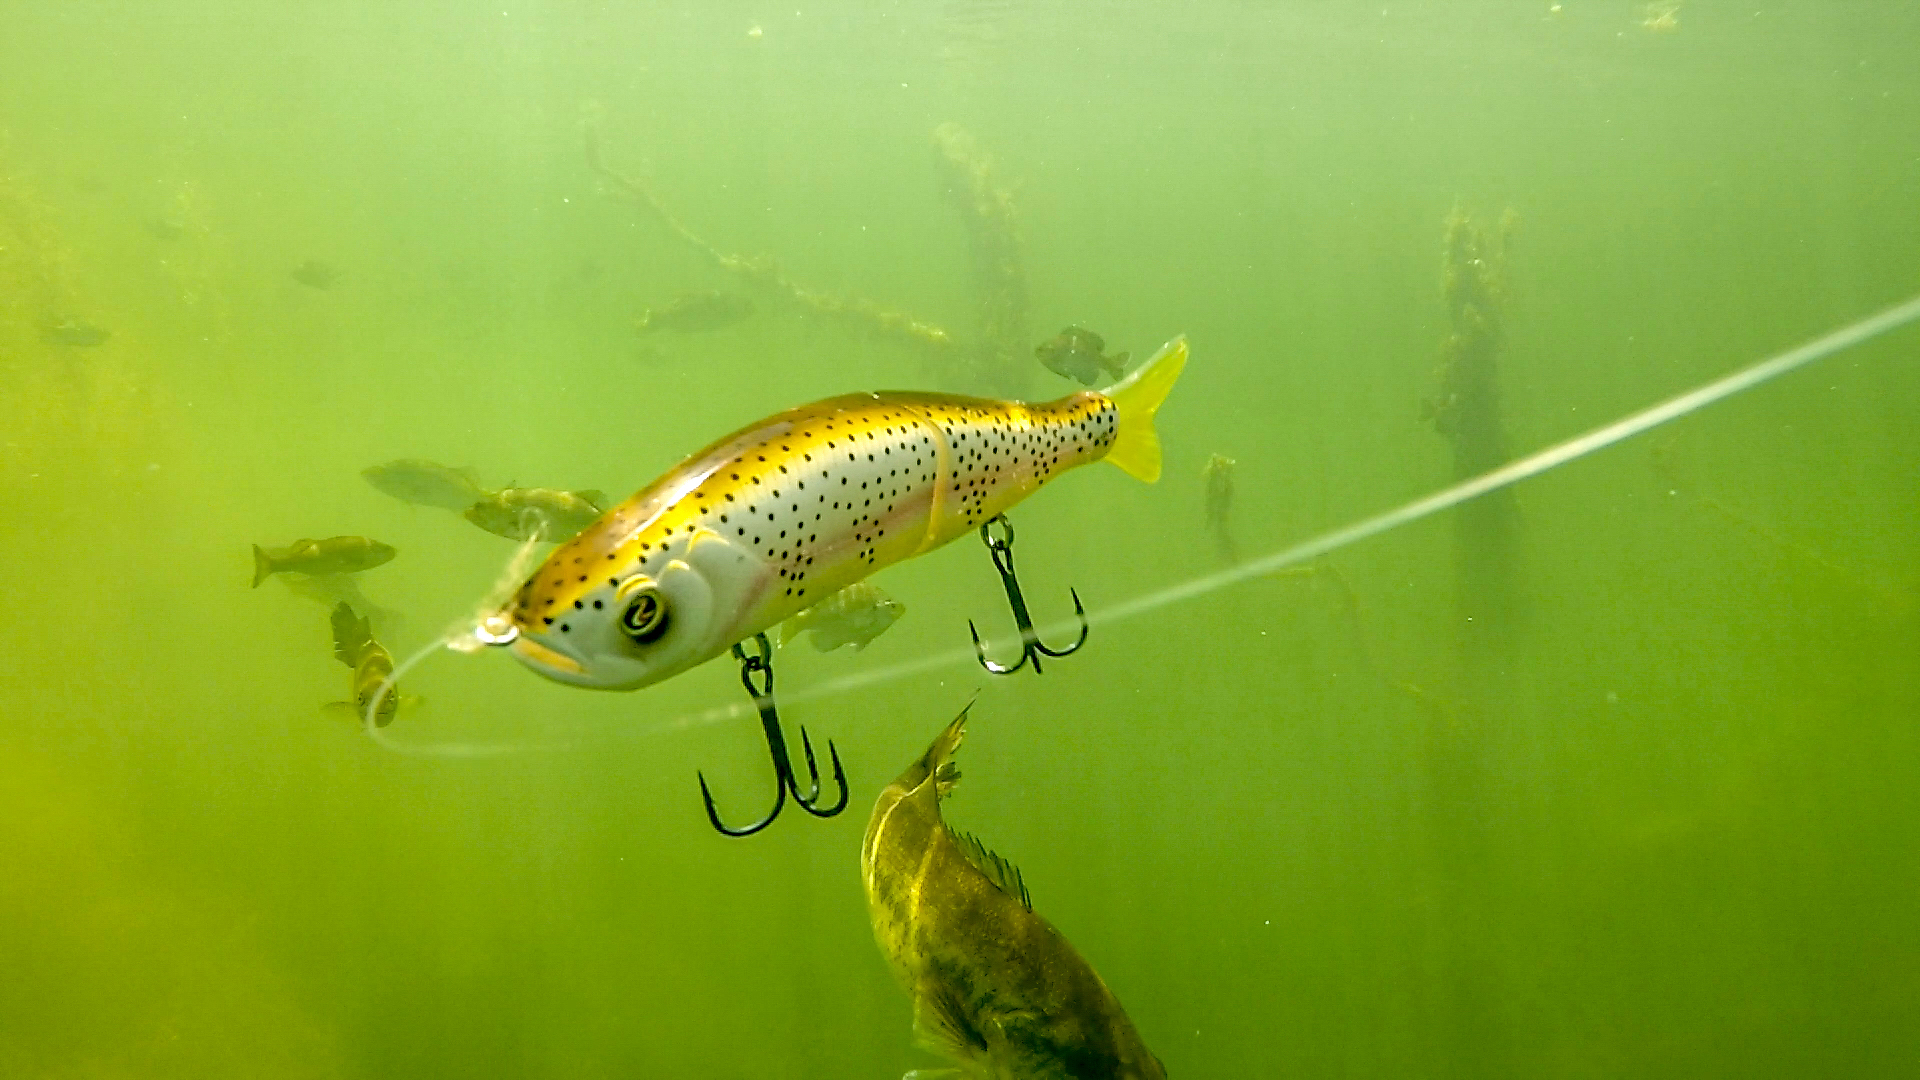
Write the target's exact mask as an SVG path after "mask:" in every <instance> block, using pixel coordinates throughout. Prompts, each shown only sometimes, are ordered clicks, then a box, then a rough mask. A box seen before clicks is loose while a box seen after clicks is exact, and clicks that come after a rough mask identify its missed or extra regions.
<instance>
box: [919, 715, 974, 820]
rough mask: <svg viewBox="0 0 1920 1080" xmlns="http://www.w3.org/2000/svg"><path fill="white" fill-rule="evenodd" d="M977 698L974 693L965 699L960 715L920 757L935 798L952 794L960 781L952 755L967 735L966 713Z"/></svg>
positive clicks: (958, 769)
mask: <svg viewBox="0 0 1920 1080" xmlns="http://www.w3.org/2000/svg"><path fill="white" fill-rule="evenodd" d="M979 699H980V695H979V694H978V693H976V694H974V695H973V697H972V698H971V699H969V700H968V701H967V704H966V707H965V708H962V709H961V710H960V715H959V716H956V717H954V718H953V723H951V724H948V725H947V728H946V730H945V731H942V732H941V733H940V734H939V735H938V736H937V737H936V738H935V739H934V740H933V745H932V746H929V747H927V753H926V756H925V757H923V758H921V759H920V763H921V765H922V766H923V767H925V768H926V770H927V771H928V772H929V773H931V774H932V775H933V793H934V797H935V798H937V799H944V798H946V797H947V796H948V795H951V794H953V789H954V788H955V787H956V786H957V785H958V784H959V783H960V766H959V765H956V764H954V760H953V757H954V755H955V754H957V753H959V752H960V743H961V740H963V739H965V738H966V737H967V714H968V713H970V712H972V711H973V703H974V702H975V701H978V700H979Z"/></svg>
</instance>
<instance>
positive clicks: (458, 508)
mask: <svg viewBox="0 0 1920 1080" xmlns="http://www.w3.org/2000/svg"><path fill="white" fill-rule="evenodd" d="M360 475H361V476H362V477H364V478H365V479H366V481H367V483H369V484H372V485H373V486H374V489H375V490H376V491H379V492H380V493H381V494H383V495H391V496H393V497H394V498H396V499H399V500H400V501H401V502H404V503H412V504H413V505H415V506H437V507H439V508H440V509H442V510H451V511H453V512H454V513H456V514H457V513H460V512H462V511H464V510H466V508H467V507H469V506H472V505H473V504H474V503H477V502H479V501H480V500H481V499H484V498H486V497H487V492H486V491H484V490H483V489H482V488H481V487H480V482H479V477H478V474H477V473H475V472H474V471H473V470H472V469H471V468H468V467H464V466H463V467H461V468H457V469H456V468H451V467H449V466H446V465H440V464H437V463H435V462H431V461H424V460H422V459H420V458H398V459H396V460H394V461H389V462H387V463H386V464H384V465H369V466H368V467H366V468H364V469H361V470H360Z"/></svg>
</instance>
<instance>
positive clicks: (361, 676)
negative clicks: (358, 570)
mask: <svg viewBox="0 0 1920 1080" xmlns="http://www.w3.org/2000/svg"><path fill="white" fill-rule="evenodd" d="M333 656H334V659H336V660H338V661H340V662H341V663H343V664H345V665H347V666H348V667H349V668H352V669H353V681H352V683H351V684H350V687H351V693H352V694H353V700H352V701H329V702H327V703H326V704H325V705H322V706H320V708H321V710H322V711H323V712H326V713H328V714H329V715H335V716H351V717H354V718H356V719H357V718H360V717H364V716H366V715H367V706H368V705H370V704H372V703H373V695H375V694H377V693H379V692H380V687H381V685H382V684H383V683H385V682H386V681H387V677H388V676H390V675H392V674H393V655H392V654H391V653H389V652H387V649H386V646H384V645H382V644H380V643H379V642H378V641H375V640H374V639H373V628H372V626H371V625H370V624H369V623H368V622H367V620H366V619H365V618H364V617H362V616H359V615H355V614H354V612H353V608H352V607H350V606H349V605H348V604H347V602H346V601H344V600H343V601H341V602H340V603H339V605H338V606H336V607H335V608H334V609H333ZM419 701H420V699H419V698H416V697H405V698H403V697H402V696H401V694H400V686H399V684H397V683H396V684H395V685H394V687H393V689H391V690H389V691H387V695H386V696H385V697H383V698H381V699H380V706H379V708H377V709H375V710H374V712H373V724H374V726H375V727H386V726H387V725H388V724H391V723H393V718H394V716H395V714H397V713H398V712H399V711H400V708H401V706H403V705H404V706H412V705H416V704H419Z"/></svg>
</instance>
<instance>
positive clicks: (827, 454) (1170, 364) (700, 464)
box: [479, 338, 1187, 690]
mask: <svg viewBox="0 0 1920 1080" xmlns="http://www.w3.org/2000/svg"><path fill="white" fill-rule="evenodd" d="M1186 359H1187V343H1186V339H1185V338H1177V339H1175V340H1174V341H1172V342H1169V343H1168V344H1167V345H1166V346H1165V347H1163V348H1162V349H1161V350H1160V351H1159V352H1158V353H1157V354H1156V355H1155V356H1154V357H1153V359H1151V360H1150V361H1148V362H1147V363H1146V364H1144V365H1142V366H1141V367H1140V368H1139V369H1137V370H1136V371H1135V372H1134V373H1133V374H1132V375H1130V376H1129V377H1128V378H1126V379H1125V380H1123V381H1122V382H1120V383H1119V384H1118V385H1116V386H1114V387H1112V388H1110V389H1108V390H1107V391H1105V392H1096V391H1091V390H1088V391H1081V392H1079V393H1076V394H1071V395H1069V396H1067V397H1064V398H1060V399H1059V400H1057V401H1051V402H1046V403H1043V404H1026V403H1023V402H1016V401H993V400H987V399H982V398H969V397H960V396H956V395H945V394H926V393H878V394H849V395H846V396H844V397H835V398H828V399H827V400H825V401H819V402H815V403H814V404H811V405H803V406H801V407H800V408H797V409H792V410H789V411H787V412H783V413H780V414H779V415H777V416H771V417H768V418H767V419H765V420H762V421H760V422H759V423H756V424H752V425H750V426H748V427H746V428H743V429H741V430H740V431H737V432H735V433H733V434H731V435H728V436H726V437H725V438H723V439H720V440H719V441H717V442H715V443H713V444H712V445H710V446H708V447H706V448H705V449H702V450H700V451H699V452H697V453H695V454H694V455H692V456H691V457H689V458H687V459H686V460H685V461H683V462H681V463H680V464H679V465H677V466H675V467H674V468H673V469H672V470H671V471H669V472H668V473H667V474H666V475H665V476H662V477H661V478H659V479H658V480H656V481H654V482H653V483H652V484H650V485H648V486H647V487H646V488H645V489H643V490H642V491H640V492H639V493H638V494H636V495H634V496H633V497H632V498H630V499H628V500H626V501H625V502H623V503H621V504H620V505H618V506H616V507H614V508H613V509H611V510H609V511H608V512H607V513H606V514H605V515H603V516H602V517H601V518H600V519H599V520H598V521H596V522H594V523H593V524H592V525H590V526H588V527H587V528H586V529H585V530H584V531H583V532H581V533H580V534H579V535H578V536H576V537H574V538H573V539H572V540H569V541H568V542H567V543H565V544H562V545H561V546H560V547H558V548H556V549H555V550H554V551H553V552H552V554H550V555H549V556H548V557H547V559H546V562H545V563H544V564H543V565H541V567H540V568H539V569H538V570H537V571H535V572H534V574H533V576H532V577H530V578H529V579H528V580H527V581H526V583H525V584H524V585H522V586H521V587H520V589H519V591H518V592H517V593H515V594H514V596H513V597H512V599H511V600H510V601H508V603H507V604H506V606H505V607H503V608H501V609H500V610H499V611H497V612H495V613H494V614H493V615H490V616H488V617H486V618H484V619H482V620H481V626H480V631H479V632H480V635H481V638H482V640H485V641H489V642H492V643H496V644H508V643H510V644H511V646H512V651H513V654H514V655H515V656H516V657H518V658H519V660H520V661H521V662H522V663H524V664H525V665H526V666H528V667H529V668H532V669H533V670H534V671H536V672H538V673H540V674H541V675H545V676H547V677H548V678H551V679H556V680H558V681H560V682H565V683H570V684H572V685H575V686H585V687H593V688H598V689H606V690H635V689H639V688H640V687H644V686H649V685H652V684H654V683H657V682H660V681H662V680H664V679H668V678H671V677H673V676H674V675H677V674H679V673H681V672H683V671H686V670H687V669H689V668H692V667H694V666H696V665H698V664H701V663H703V662H705V661H707V660H710V659H712V658H713V657H715V656H718V655H719V654H721V653H723V652H725V651H726V650H727V649H728V648H729V647H730V646H732V645H733V644H734V643H736V642H739V641H743V640H745V639H747V638H750V637H752V636H753V635H755V634H757V633H760V632H762V631H764V630H766V629H768V628H769V627H773V626H777V625H779V623H780V622H781V621H782V620H785V619H787V618H789V617H791V616H793V615H794V614H796V613H798V612H800V611H802V610H804V609H805V608H807V607H809V606H811V605H812V604H814V603H815V602H816V601H818V600H820V599H822V598H824V597H826V596H829V595H831V594H832V593H833V592H834V591H835V590H837V589H841V588H844V587H845V586H847V585H850V584H852V583H854V582H856V581H859V580H861V579H863V578H866V577H867V576H869V575H871V574H873V573H875V572H876V571H879V570H881V569H884V568H886V567H887V566H890V565H892V564H894V563H897V562H901V561H903V560H905V559H910V558H912V557H914V556H916V555H922V554H925V553H926V552H928V551H932V550H933V549H934V548H937V547H939V546H940V545H942V544H945V543H947V542H949V541H951V540H953V539H955V538H957V537H960V536H964V535H967V534H968V533H971V532H974V531H975V530H977V529H978V528H979V527H980V526H981V525H982V524H984V523H985V522H987V521H990V520H992V519H993V518H994V517H995V516H997V515H999V514H1000V513H1002V512H1003V511H1005V510H1006V509H1008V508H1009V507H1011V506H1013V505H1015V504H1016V503H1018V502H1020V501H1021V500H1023V499H1025V498H1026V497H1027V496H1029V495H1031V494H1033V493H1034V492H1035V491H1038V490H1039V489H1040V488H1041V487H1042V486H1043V485H1045V484H1046V483H1047V482H1048V481H1050V480H1052V479H1054V478H1055V477H1057V476H1059V475H1060V474H1061V473H1064V472H1066V471H1067V470H1069V469H1072V468H1075V467H1077V466H1080V465H1085V464H1087V463H1089V462H1094V461H1100V460H1106V461H1110V462H1112V463H1113V464H1115V465H1117V466H1119V467H1120V468H1121V469H1123V470H1125V471H1126V472H1127V473H1129V474H1131V475H1132V476H1135V477H1137V478H1139V479H1140V480H1143V481H1145V482H1147V483H1152V482H1153V481H1155V480H1157V479H1158V478H1159V476H1160V442H1159V438H1158V436H1156V435H1155V433H1154V428H1153V417H1154V413H1155V411H1156V410H1158V409H1159V407H1160V404H1161V402H1162V401H1164V400H1165V399H1166V396H1167V393H1168V391H1169V390H1171V389H1172V388H1173V384H1174V381H1175V379H1177V378H1178V377H1179V375H1180V371H1181V368H1182V367H1183V366H1184V365H1185V363H1186Z"/></svg>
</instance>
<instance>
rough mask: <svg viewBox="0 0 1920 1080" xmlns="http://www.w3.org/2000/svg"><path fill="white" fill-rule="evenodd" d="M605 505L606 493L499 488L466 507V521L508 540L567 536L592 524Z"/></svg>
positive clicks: (552, 539)
mask: <svg viewBox="0 0 1920 1080" xmlns="http://www.w3.org/2000/svg"><path fill="white" fill-rule="evenodd" d="M606 508H607V497H606V495H605V494H603V493H601V492H598V491H594V490H593V489H591V488H589V489H587V490H586V491H556V490H554V489H551V488H502V489H501V490H499V491H496V492H494V493H493V494H491V495H489V496H487V497H486V498H484V499H481V500H480V501H478V502H476V503H474V504H473V505H472V506H469V507H467V511H466V513H465V515H463V516H464V517H465V518H466V519H467V520H468V521H471V522H473V523H474V524H475V525H478V526H480V527H481V528H483V529H485V530H487V531H488V532H490V533H492V534H493V535H495V536H504V537H506V538H507V539H509V540H527V539H531V538H533V537H534V536H535V535H536V534H538V537H539V539H541V540H544V541H547V542H548V543H553V542H556V541H560V540H565V539H568V538H569V537H572V536H574V535H576V534H578V533H579V532H580V530H581V529H584V528H586V527H587V526H589V525H591V524H593V522H594V520H595V519H596V518H598V517H599V516H600V514H601V513H602V512H603V511H604V510H606Z"/></svg>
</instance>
